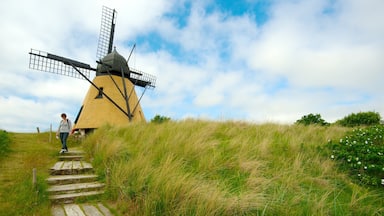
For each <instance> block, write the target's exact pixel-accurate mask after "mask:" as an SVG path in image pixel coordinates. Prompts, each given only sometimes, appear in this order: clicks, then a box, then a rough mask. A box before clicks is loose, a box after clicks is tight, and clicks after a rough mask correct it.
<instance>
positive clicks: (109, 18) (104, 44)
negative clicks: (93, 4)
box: [96, 6, 116, 59]
mask: <svg viewBox="0 0 384 216" xmlns="http://www.w3.org/2000/svg"><path fill="white" fill-rule="evenodd" d="M115 24H116V10H114V9H111V8H108V7H105V6H103V10H102V16H101V26H100V35H99V44H98V47H97V53H96V57H97V58H98V59H102V58H103V57H104V56H106V55H107V54H108V53H110V52H112V46H113V37H114V34H115Z"/></svg>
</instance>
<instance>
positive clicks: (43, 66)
mask: <svg viewBox="0 0 384 216" xmlns="http://www.w3.org/2000/svg"><path fill="white" fill-rule="evenodd" d="M73 66H75V67H77V68H78V70H79V71H80V72H79V71H77V70H75V69H74V68H73ZM29 68H31V69H34V70H39V71H44V72H49V73H54V74H59V75H64V76H69V77H74V78H78V79H86V78H88V79H89V77H90V72H91V71H96V69H95V68H92V67H91V66H89V64H85V63H82V62H79V61H75V60H72V59H69V58H65V57H61V56H57V55H53V54H50V53H47V52H44V51H40V50H34V49H31V52H30V53H29Z"/></svg>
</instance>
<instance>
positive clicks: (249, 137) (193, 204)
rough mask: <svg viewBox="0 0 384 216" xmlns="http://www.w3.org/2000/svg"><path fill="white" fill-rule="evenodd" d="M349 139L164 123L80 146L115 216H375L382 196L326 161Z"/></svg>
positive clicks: (106, 130) (330, 133)
mask: <svg viewBox="0 0 384 216" xmlns="http://www.w3.org/2000/svg"><path fill="white" fill-rule="evenodd" d="M348 130H351V129H350V128H344V127H340V126H327V127H321V126H303V125H278V124H260V125H255V124H248V123H243V122H210V121H199V120H186V121H180V122H173V121H169V122H164V123H161V124H156V123H149V124H131V125H129V126H126V127H110V126H105V127H103V128H100V129H98V130H97V131H96V132H95V133H94V134H92V135H91V136H90V137H88V138H87V139H86V141H85V142H84V143H83V146H84V149H85V150H86V152H87V154H88V157H89V159H90V160H92V163H93V164H94V166H95V168H96V170H97V172H98V174H99V175H100V176H101V178H102V180H104V181H107V182H108V183H109V187H108V189H107V193H106V195H105V197H104V198H105V199H106V200H109V201H110V204H111V205H112V206H114V207H115V209H117V210H118V212H119V213H120V214H121V215H383V214H384V207H383V206H384V201H383V200H384V199H383V198H384V193H383V188H366V187H363V186H360V185H359V184H357V183H356V182H354V181H353V180H351V179H350V177H349V176H348V175H347V174H346V173H345V172H343V171H341V170H339V169H338V166H337V165H336V163H335V161H334V160H332V159H331V157H330V155H331V152H330V150H329V149H327V147H326V144H327V143H329V142H330V141H331V140H339V139H340V137H342V136H343V135H344V134H345V133H346V132H347V131H348ZM106 170H110V171H109V175H108V174H106V173H107V172H106Z"/></svg>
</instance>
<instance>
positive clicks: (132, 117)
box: [29, 7, 156, 131]
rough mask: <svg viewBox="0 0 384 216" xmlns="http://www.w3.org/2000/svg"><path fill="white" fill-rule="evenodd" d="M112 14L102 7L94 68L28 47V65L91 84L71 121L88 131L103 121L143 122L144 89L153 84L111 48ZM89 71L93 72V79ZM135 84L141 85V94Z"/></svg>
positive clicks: (111, 122) (114, 12) (113, 25)
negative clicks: (73, 119) (142, 102)
mask: <svg viewBox="0 0 384 216" xmlns="http://www.w3.org/2000/svg"><path fill="white" fill-rule="evenodd" d="M115 15H116V11H115V10H112V9H109V8H107V7H103V16H102V22H101V30H100V38H99V46H98V50H97V57H98V58H99V60H98V61H96V62H97V68H92V67H91V66H89V65H88V64H85V63H82V62H79V61H75V60H72V59H69V58H64V57H61V56H57V55H53V54H50V53H46V52H42V51H37V50H31V52H30V53H29V54H30V63H29V67H30V68H32V69H36V70H41V71H46V72H51V73H56V74H60V75H66V76H71V77H75V78H81V79H85V80H87V81H88V82H89V83H90V84H91V86H90V87H89V90H88V92H87V94H86V96H85V98H84V100H83V104H82V106H81V108H80V111H79V113H78V114H77V117H76V119H75V121H74V126H73V128H74V129H75V130H82V131H88V130H93V129H96V128H99V127H100V126H102V125H103V124H110V125H123V124H127V123H129V122H138V121H145V117H144V113H143V110H142V108H141V106H140V100H141V98H142V96H143V94H144V92H145V90H146V89H148V88H154V87H155V81H156V78H155V77H154V76H152V75H150V74H146V73H143V72H141V71H138V70H135V69H132V68H129V66H128V61H129V57H128V60H125V58H124V57H123V56H122V55H120V54H119V53H118V52H117V51H116V48H114V49H113V50H112V45H113V36H114V27H115V19H116V16H115ZM134 48H135V46H134V47H133V49H134ZM133 49H132V51H133ZM131 54H132V52H131ZM131 54H130V56H131ZM90 72H96V76H95V78H94V79H93V80H92V81H91V80H90V79H89V76H90ZM135 87H142V88H144V91H142V94H141V96H140V97H138V95H137V94H136V91H135Z"/></svg>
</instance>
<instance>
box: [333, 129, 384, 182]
mask: <svg viewBox="0 0 384 216" xmlns="http://www.w3.org/2000/svg"><path fill="white" fill-rule="evenodd" d="M329 144H330V147H331V149H332V155H331V158H332V159H335V160H337V161H338V162H339V164H340V166H341V167H342V168H343V169H346V170H348V171H349V173H350V174H351V176H352V177H353V178H354V179H357V180H358V181H360V182H361V183H362V184H364V185H372V186H379V185H380V184H383V181H384V180H382V179H384V126H382V125H377V126H371V127H368V128H364V129H355V130H353V131H351V132H349V133H347V135H346V136H345V137H344V138H342V139H340V140H339V141H338V142H332V141H330V143H329Z"/></svg>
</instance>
